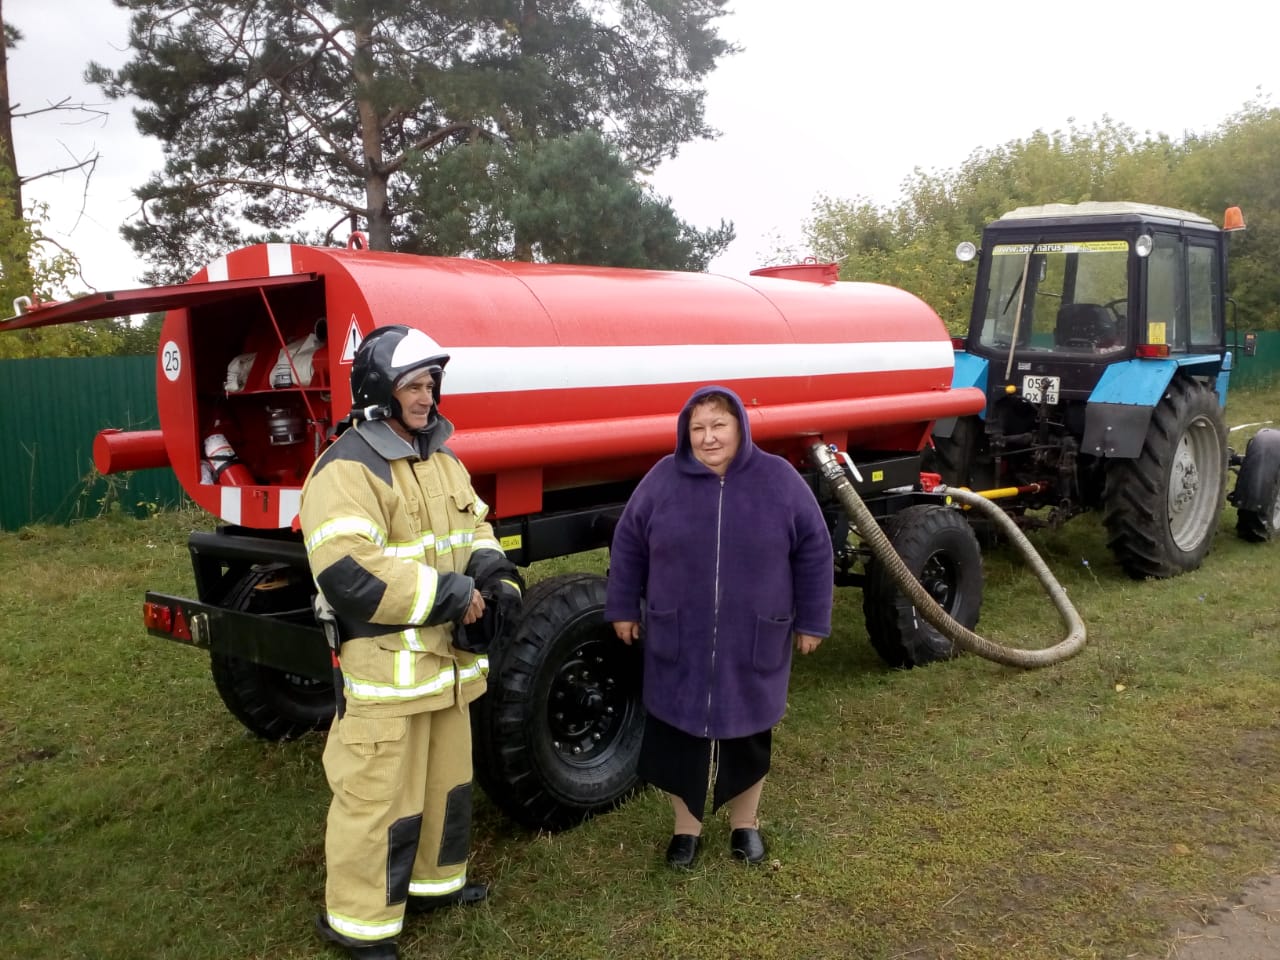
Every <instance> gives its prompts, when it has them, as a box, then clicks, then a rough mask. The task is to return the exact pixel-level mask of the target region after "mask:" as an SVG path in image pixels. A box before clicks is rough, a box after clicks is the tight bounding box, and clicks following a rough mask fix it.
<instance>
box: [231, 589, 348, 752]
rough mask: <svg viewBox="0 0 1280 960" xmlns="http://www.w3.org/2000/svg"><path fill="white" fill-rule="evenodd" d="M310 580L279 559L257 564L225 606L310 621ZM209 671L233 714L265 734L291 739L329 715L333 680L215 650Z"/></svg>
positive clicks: (322, 723) (323, 725) (326, 720)
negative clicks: (279, 561) (280, 562)
mask: <svg viewBox="0 0 1280 960" xmlns="http://www.w3.org/2000/svg"><path fill="white" fill-rule="evenodd" d="M312 591H313V588H312V586H311V580H310V578H309V577H307V576H306V575H305V574H303V573H301V572H300V571H297V570H294V569H293V568H290V567H286V566H284V565H283V564H269V565H264V566H255V567H253V568H252V569H250V570H249V572H248V573H246V574H245V575H244V576H243V577H241V578H240V580H239V582H237V583H236V585H235V586H234V587H232V588H231V591H230V593H228V594H227V597H226V599H225V600H224V602H223V606H225V607H227V608H229V609H231V610H239V611H241V612H244V613H257V614H264V615H267V616H275V617H279V618H281V619H289V620H294V621H297V622H303V623H308V622H314V619H315V618H314V615H313V614H312V612H311V595H312ZM209 667H210V671H211V672H212V673H213V683H214V686H216V687H217V689H218V695H219V696H220V697H222V702H223V703H224V704H226V706H227V709H228V710H230V711H231V713H232V715H233V716H234V717H235V718H236V719H237V720H239V721H240V722H241V723H243V724H244V725H245V726H246V727H247V728H248V729H249V730H250V731H251V732H253V733H254V734H256V735H257V736H259V737H262V738H263V739H264V740H293V739H296V738H298V737H300V736H302V735H303V734H305V733H309V732H310V731H312V730H324V729H328V727H329V724H330V722H331V721H332V720H333V711H334V694H333V684H332V683H330V682H328V681H323V680H315V679H313V678H311V677H304V676H300V675H298V674H295V673H287V672H285V671H283V670H277V669H275V668H274V667H267V666H263V665H262V664H260V663H253V662H252V661H249V660H244V659H241V658H240V657H232V656H228V655H226V654H220V653H214V654H211V655H210V660H209Z"/></svg>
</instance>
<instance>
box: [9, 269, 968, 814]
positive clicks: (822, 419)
mask: <svg viewBox="0 0 1280 960" xmlns="http://www.w3.org/2000/svg"><path fill="white" fill-rule="evenodd" d="M158 310H164V311H167V313H166V316H165V320H164V325H163V329H162V332H161V335H160V349H159V353H158V356H157V362H156V392H157V398H158V401H159V414H160V429H159V430H144V431H132V432H122V431H118V430H108V431H103V432H102V433H101V434H99V436H98V438H97V440H96V442H95V444H94V461H95V463H96V464H97V466H98V468H99V469H100V470H101V471H102V472H103V473H111V472H115V471H121V470H137V469H142V468H145V467H160V466H165V465H169V466H172V468H173V470H174V472H175V473H176V474H177V476H178V479H179V480H180V481H181V482H182V485H183V487H184V488H185V489H186V491H187V493H189V494H190V496H191V498H192V499H193V500H194V501H195V502H196V503H198V504H200V505H201V506H202V507H204V508H205V509H206V510H208V511H210V512H211V513H213V514H215V515H216V516H217V517H219V518H221V519H222V520H223V521H226V523H224V524H220V525H217V527H216V528H215V529H214V530H212V531H207V530H202V531H196V532H194V533H192V534H191V536H190V539H189V541H188V547H189V550H190V553H191V558H192V565H193V572H194V579H195V584H196V590H197V593H198V596H197V597H195V598H190V597H178V596H172V595H169V594H164V593H156V592H148V593H147V595H146V600H145V603H144V606H143V618H144V623H145V625H146V628H147V630H148V631H149V632H150V633H151V634H152V635H154V636H160V637H165V638H167V639H170V640H176V641H178V642H181V643H185V644H190V645H192V646H195V647H199V648H201V649H204V650H207V651H208V652H209V656H210V667H211V671H212V674H213V678H214V682H215V686H216V688H217V691H218V694H219V695H220V696H221V697H222V699H223V701H224V702H225V704H226V705H227V708H228V709H229V710H230V711H231V713H232V714H233V715H234V716H235V717H236V718H237V719H239V720H240V721H241V722H242V723H243V724H244V725H245V726H246V727H248V728H249V729H250V730H251V731H253V732H254V733H256V734H258V735H259V736H262V737H265V738H269V739H277V740H279V739H288V738H291V737H296V736H299V735H301V734H303V733H306V732H307V731H310V730H317V729H325V728H327V727H328V725H329V723H330V721H331V718H332V716H333V711H334V703H335V698H334V695H333V687H332V685H331V684H332V682H333V670H332V658H331V655H330V652H329V649H328V647H327V644H326V641H325V639H324V636H323V634H322V633H321V631H320V630H319V628H318V626H317V624H316V623H315V621H314V618H313V616H312V613H311V611H312V600H313V597H314V594H315V584H314V582H313V580H312V578H311V574H310V570H309V568H308V565H307V558H306V551H305V549H304V547H303V544H302V539H301V535H300V533H298V532H297V531H294V530H291V529H290V527H291V525H292V523H293V520H294V517H295V515H296V514H297V510H298V499H299V494H300V490H301V487H302V483H303V480H304V479H305V477H306V474H307V471H308V470H309V468H310V467H311V464H312V463H313V462H314V461H315V459H316V457H317V455H318V454H319V452H320V451H321V450H322V449H323V447H324V445H325V444H326V443H327V442H328V439H329V437H330V435H331V431H332V430H333V427H334V424H335V423H336V422H337V421H338V420H339V419H341V418H342V417H344V416H346V414H347V412H348V410H349V408H350V405H351V392H350V384H349V380H350V370H351V361H352V358H353V356H354V353H355V349H356V347H357V346H358V344H359V343H360V341H361V339H362V338H363V337H365V336H367V335H368V334H369V333H370V331H372V330H373V329H374V328H375V327H376V326H379V325H383V324H390V323H404V324H408V325H410V326H413V327H416V328H418V329H420V330H421V331H423V332H424V333H425V334H426V335H427V336H429V337H430V338H431V339H432V340H434V341H435V343H437V344H439V346H440V348H441V350H443V351H447V352H448V353H449V354H450V357H451V359H450V361H449V365H448V367H447V369H446V371H445V380H444V393H443V400H442V402H441V410H442V412H443V413H444V414H445V415H446V416H448V417H449V418H450V419H451V420H452V421H453V422H454V424H455V425H456V427H457V432H456V433H455V435H454V437H453V439H452V440H451V441H450V446H451V447H452V448H453V449H454V451H455V452H456V453H457V454H458V455H459V457H460V458H461V459H462V462H463V463H464V464H466V466H467V468H468V469H469V470H470V471H471V473H472V476H473V480H474V482H475V485H476V488H477V490H478V491H479V493H480V494H481V496H483V497H484V498H485V499H486V500H487V501H488V502H489V504H490V505H491V517H492V518H493V520H494V528H495V532H496V534H497V536H498V537H499V538H500V539H501V541H502V544H503V547H504V548H505V549H506V551H507V554H508V556H510V557H511V558H512V559H513V560H515V562H517V563H520V564H523V565H527V564H530V563H532V562H534V561H536V560H539V559H543V558H547V557H559V556H564V555H566V554H573V553H580V552H583V551H586V550H590V549H593V548H598V547H604V546H607V545H608V543H609V540H610V535H611V531H612V528H613V524H614V523H616V520H617V517H618V516H619V515H620V514H621V511H622V509H623V506H624V505H625V503H626V500H627V497H628V496H629V494H630V491H631V490H632V489H633V488H634V485H635V484H636V483H637V482H638V481H639V479H640V477H642V476H643V475H644V472H645V470H647V469H648V467H649V466H650V465H651V464H652V463H654V462H655V461H656V460H657V459H658V458H660V457H661V456H663V455H664V454H666V453H668V452H669V451H671V450H672V449H673V447H674V445H675V425H676V416H677V412H678V411H679V409H680V408H681V406H682V405H683V404H684V402H685V400H686V399H687V398H688V396H689V394H690V393H691V392H692V391H693V389H694V388H695V387H698V386H702V385H704V384H708V383H719V384H723V385H725V386H728V387H732V388H733V389H734V390H735V391H736V392H737V393H738V394H739V395H740V396H741V397H742V398H743V400H744V402H745V403H746V406H747V411H748V416H749V417H750V418H751V434H752V437H753V438H754V439H755V440H756V441H757V442H758V443H760V444H761V445H762V446H764V447H766V448H767V449H770V450H772V451H774V452H777V453H780V454H782V455H784V456H786V457H788V458H789V459H791V460H792V462H793V463H795V464H796V466H797V468H798V469H800V470H802V471H803V472H805V474H806V476H807V477H808V478H809V479H810V481H811V483H812V485H813V488H814V492H815V494H816V495H817V496H818V497H819V503H820V505H821V507H822V510H823V514H824V517H826V519H827V521H828V524H829V526H830V530H831V534H832V540H833V543H834V546H835V551H836V557H835V560H836V563H835V567H836V584H837V585H859V586H861V587H862V589H863V609H864V612H865V615H866V625H867V635H868V638H869V639H870V641H871V643H872V645H873V646H874V647H875V649H876V650H877V651H878V652H879V653H880V654H881V655H882V656H883V657H884V658H885V659H886V660H887V661H888V662H889V663H892V664H894V665H897V666H905V665H909V664H913V663H924V662H928V661H929V660H931V659H937V658H940V657H945V656H947V655H949V652H950V649H951V648H950V646H949V642H947V641H943V640H942V639H941V638H940V637H939V636H938V635H937V634H936V632H933V633H931V632H930V631H932V630H933V628H932V627H930V626H929V625H928V624H927V623H924V622H923V621H922V620H921V618H920V617H919V616H917V615H916V612H915V608H914V607H913V606H912V605H911V603H910V601H909V600H906V599H904V598H903V596H902V595H901V593H900V592H899V590H898V586H897V583H896V581H895V580H894V579H893V578H892V577H891V576H889V575H888V574H887V573H886V572H885V571H884V570H883V569H881V568H878V567H877V562H876V560H875V558H874V557H872V556H871V555H870V551H869V550H867V549H866V548H865V545H860V543H859V537H858V536H857V535H856V531H855V530H854V528H853V525H852V524H851V522H850V521H849V518H848V517H847V516H846V515H845V514H844V512H843V508H842V507H841V505H840V504H839V502H837V501H836V500H834V499H833V498H832V497H831V496H830V495H829V494H828V493H827V491H826V490H825V488H823V486H822V483H821V481H820V480H819V479H818V477H817V476H816V474H815V473H814V471H813V470H811V469H810V466H809V463H808V461H807V458H806V452H807V450H808V449H809V448H810V447H811V446H812V445H813V443H814V440H815V439H819V438H820V439H821V440H822V441H825V442H826V443H830V444H834V445H836V447H838V448H839V449H841V450H845V451H848V452H849V454H850V455H851V457H852V458H853V460H854V462H855V463H856V464H857V465H858V467H860V468H861V472H860V473H859V474H857V475H856V478H855V479H856V485H857V488H858V491H859V493H860V494H861V495H862V496H863V498H864V500H865V501H866V503H867V505H868V507H869V508H870V509H872V511H873V515H874V516H875V517H876V518H877V519H879V520H883V521H884V522H885V523H886V526H887V530H888V533H889V534H890V536H891V538H892V539H893V542H894V543H895V544H898V545H900V548H901V549H900V552H901V553H902V554H903V556H902V560H903V563H904V564H905V565H906V566H907V568H908V569H909V570H910V571H911V572H913V573H915V574H916V575H917V576H919V577H920V578H921V579H922V580H927V581H928V582H927V583H926V589H927V590H928V591H929V593H930V595H931V596H934V597H936V598H938V599H939V602H940V603H942V605H943V606H944V608H945V609H946V610H947V612H948V613H950V614H951V615H952V616H954V617H955V618H956V619H957V620H958V621H960V622H961V623H962V624H963V625H964V626H966V627H970V628H972V627H973V626H974V624H975V623H976V621H977V617H978V611H979V605H980V603H981V594H982V589H981V588H982V557H981V553H980V551H979V549H978V544H977V541H976V539H975V538H974V536H973V533H972V531H971V530H970V529H969V527H968V525H967V524H966V522H965V521H964V519H963V517H962V516H961V515H960V513H959V511H958V510H956V509H954V508H953V507H950V506H948V505H946V503H945V502H944V500H943V498H942V497H941V496H939V495H937V494H934V493H932V492H931V491H932V485H931V483H929V482H928V477H927V475H922V474H921V473H920V451H921V449H922V447H923V445H924V444H925V442H926V439H927V437H928V436H929V432H930V429H931V427H932V425H933V423H934V421H935V420H937V419H939V418H942V417H954V416H963V415H966V414H970V413H976V412H977V411H978V410H980V409H981V408H982V405H983V395H982V392H981V391H979V390H976V389H965V390H955V389H952V386H951V383H952V366H953V362H954V361H953V350H952V345H951V340H950V338H949V337H948V334H947V331H946V329H945V328H944V327H943V324H942V322H941V320H939V319H938V316H937V314H935V313H934V312H933V311H932V310H931V309H930V308H929V307H928V306H926V305H925V304H924V303H923V302H921V301H920V300H919V299H917V298H916V297H914V296H912V295H911V294H909V293H906V292H904V291H902V290H897V289H894V288H892V287H886V286H879V285H876V284H867V283H840V282H837V281H836V270H835V267H834V266H833V265H830V264H816V263H805V264H796V265H790V266H785V267H773V268H768V269H764V270H759V271H756V273H755V274H753V275H752V276H750V277H744V278H729V277H724V276H711V275H707V274H688V273H669V272H659V271H651V270H617V269H603V268H595V267H577V266H563V265H552V264H529V263H494V262H487V261H481V260H466V259H441V258H431V257H413V256H404V255H397V254H390V253H371V252H368V251H366V250H363V249H357V248H350V249H346V250H342V249H321V248H315V247H305V246H297V245H289V244H266V245H261V246H254V247H248V248H246V249H243V250H237V251H234V252H232V253H229V254H227V255H226V256H223V257H219V258H218V259H217V260H215V261H214V262H213V263H211V264H209V265H208V266H207V267H205V268H204V269H203V270H201V271H200V272H199V273H198V274H197V275H196V276H195V277H194V278H193V279H192V280H191V282H189V283H186V284H179V285H176V286H172V287H159V288H154V289H146V290H126V291H120V292H113V293H100V294H94V295H92V296H88V297H84V298H82V299H79V300H75V301H71V302H68V303H62V304H50V305H36V306H34V307H30V308H29V309H28V310H27V311H26V312H25V313H24V314H22V315H21V316H19V317H17V318H14V319H13V320H11V321H8V322H7V323H5V324H0V330H3V329H5V328H9V329H20V328H24V327H36V326H45V325H49V324H53V323H64V322H72V321H77V320H91V319H95V318H102V317H114V316H121V315H128V314H137V313H149V312H153V311H158ZM603 608H604V578H603V577H602V576H600V575H599V574H589V573H572V574H555V575H551V576H548V577H545V578H544V579H541V580H540V581H539V582H538V583H537V585H536V586H535V587H533V588H532V589H531V590H530V591H529V592H528V593H527V594H526V597H525V602H524V605H523V610H522V612H521V614H520V616H519V618H518V619H516V620H515V621H514V622H512V623H509V624H507V625H506V626H504V628H503V629H502V630H501V631H499V633H498V636H497V638H496V639H495V640H494V646H493V649H492V650H491V651H490V656H489V660H490V672H489V691H490V692H489V693H488V694H487V695H486V696H484V697H481V698H480V699H479V700H478V701H477V703H476V705H475V707H474V708H473V711H472V728H473V734H474V736H473V742H474V757H475V770H476V779H477V781H478V782H479V783H480V784H481V785H482V786H484V788H485V790H486V791H487V792H488V793H489V795H490V796H491V797H492V798H493V799H494V800H495V801H496V803H497V804H498V806H499V807H501V808H502V809H503V810H505V811H506V812H507V813H508V814H510V815H511V816H512V817H514V818H515V819H516V820H518V821H520V822H522V823H525V824H527V825H529V826H531V827H538V828H549V829H555V828H559V827H565V826H569V825H571V824H573V823H576V822H577V821H579V820H581V819H582V818H583V817H585V816H588V815H590V814H593V813H597V812H600V811H603V810H607V809H608V808H609V807H611V806H613V805H614V804H615V803H617V802H619V801H620V800H621V799H622V798H624V797H626V796H627V795H629V793H630V792H631V791H632V790H633V789H634V788H635V786H636V783H637V781H636V775H635V761H636V756H637V750H638V747H639V743H640V737H641V731H642V728H643V710H642V708H641V706H640V703H641V701H640V687H639V682H640V681H639V677H640V668H639V663H638V660H637V653H636V648H635V647H631V646H626V645H624V644H621V643H619V642H618V641H617V639H616V637H615V636H614V635H613V631H612V630H611V629H610V628H609V626H608V625H607V624H605V623H604V621H603Z"/></svg>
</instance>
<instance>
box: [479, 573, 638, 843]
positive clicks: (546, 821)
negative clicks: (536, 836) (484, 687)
mask: <svg viewBox="0 0 1280 960" xmlns="http://www.w3.org/2000/svg"><path fill="white" fill-rule="evenodd" d="M604 600H605V581H604V578H603V577H600V576H595V575H592V574H568V575H565V576H558V577H551V578H549V579H547V580H544V581H541V582H540V583H538V584H536V585H535V586H534V587H533V588H532V589H530V590H529V592H528V593H527V595H526V597H525V605H524V613H523V615H522V616H521V618H520V621H519V623H518V624H517V626H516V628H515V630H514V631H513V632H510V633H507V634H506V635H504V636H503V637H502V638H500V639H499V641H498V642H497V644H496V646H495V649H493V650H491V651H490V657H489V663H490V667H489V690H488V692H487V693H486V694H485V695H484V696H483V697H481V698H480V699H479V700H477V701H476V702H475V703H474V704H473V706H472V738H473V744H474V760H475V773H476V779H477V780H478V781H479V783H480V785H481V786H482V787H484V789H485V792H486V793H488V795H489V796H490V798H491V799H492V800H493V801H494V803H496V804H497V805H498V806H499V807H500V808H501V809H502V810H503V811H504V812H505V813H506V814H507V815H508V816H509V817H511V818H512V819H513V820H515V821H516V822H517V823H520V824H522V825H524V826H526V827H530V828H534V829H544V830H562V829H564V828H566V827H570V826H573V825H574V824H577V823H579V822H581V821H582V820H584V819H586V818H587V817H589V816H592V815H594V814H597V813H601V812H604V811H606V810H609V809H610V808H612V807H614V806H616V805H617V804H618V803H620V802H622V801H623V800H624V799H626V798H627V796H628V795H630V794H631V793H632V792H633V791H634V790H635V788H636V787H637V786H638V780H637V778H636V758H637V756H638V755H639V752H640V738H641V734H642V732H643V727H644V709H643V707H642V706H641V703H640V674H641V659H640V655H639V651H638V650H637V649H635V648H634V647H629V646H627V645H625V644H623V643H621V642H620V641H619V640H618V639H617V637H616V636H614V633H613V630H612V629H611V628H610V626H609V625H608V624H607V623H606V622H605V620H604Z"/></svg>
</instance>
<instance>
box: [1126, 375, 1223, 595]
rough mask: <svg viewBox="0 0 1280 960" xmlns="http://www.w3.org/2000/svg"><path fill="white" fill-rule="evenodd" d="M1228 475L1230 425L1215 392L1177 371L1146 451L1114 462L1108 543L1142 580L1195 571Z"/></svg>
mask: <svg viewBox="0 0 1280 960" xmlns="http://www.w3.org/2000/svg"><path fill="white" fill-rule="evenodd" d="M1226 479H1227V427H1226V424H1225V422H1224V421H1223V417H1222V408H1221V406H1219V404H1218V398H1217V396H1216V395H1215V394H1214V392H1213V391H1212V390H1210V389H1209V388H1208V387H1206V386H1204V385H1203V384H1201V383H1199V382H1197V381H1195V380H1191V379H1189V378H1186V377H1175V378H1174V379H1173V381H1172V382H1171V383H1170V384H1169V388H1168V389H1167V390H1166V391H1165V394H1164V398H1163V399H1162V400H1161V401H1160V403H1159V405H1158V406H1157V407H1156V409H1155V410H1154V411H1153V412H1152V414H1151V424H1150V426H1149V427H1148V428H1147V436H1146V439H1145V440H1144V441H1143V445H1142V452H1141V453H1140V454H1139V455H1138V457H1137V459H1134V460H1115V461H1111V462H1110V463H1108V466H1107V487H1106V494H1105V499H1106V515H1105V523H1106V527H1107V534H1108V537H1107V546H1108V547H1110V548H1111V551H1112V553H1113V554H1114V555H1115V558H1116V560H1117V561H1118V562H1119V564H1120V566H1121V567H1123V568H1124V571H1125V572H1126V573H1127V574H1129V576H1131V577H1133V578H1134V579H1135V580H1141V579H1143V578H1145V577H1159V578H1164V577H1173V576H1177V575H1178V574H1180V573H1185V572H1187V571H1189V570H1195V569H1196V568H1197V567H1199V566H1200V564H1201V563H1202V562H1203V560H1204V557H1205V554H1207V553H1208V552H1209V548H1210V546H1211V545H1212V544H1213V535H1214V533H1215V532H1216V531H1217V529H1218V522H1219V520H1220V518H1221V516H1222V506H1223V500H1224V497H1223V493H1224V491H1225V488H1226Z"/></svg>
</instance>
